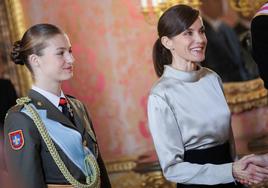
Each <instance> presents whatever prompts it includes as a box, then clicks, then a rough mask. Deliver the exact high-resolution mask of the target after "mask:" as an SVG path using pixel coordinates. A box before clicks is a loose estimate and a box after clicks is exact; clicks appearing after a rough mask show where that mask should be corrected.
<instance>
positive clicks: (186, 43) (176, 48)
mask: <svg viewBox="0 0 268 188" xmlns="http://www.w3.org/2000/svg"><path fill="white" fill-rule="evenodd" d="M166 40H167V41H166V42H165V44H164V46H165V47H166V48H168V49H170V51H171V54H172V56H173V60H172V63H185V62H195V63H196V62H201V61H203V60H204V59H205V51H206V45H207V38H206V35H205V29H204V26H203V22H202V19H201V17H198V18H197V19H196V21H195V22H194V23H193V24H192V25H191V26H190V27H189V28H188V29H186V30H185V31H183V32H182V33H180V34H179V35H176V36H175V37H172V38H170V39H169V38H167V39H166Z"/></svg>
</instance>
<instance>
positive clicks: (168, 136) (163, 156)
mask: <svg viewBox="0 0 268 188" xmlns="http://www.w3.org/2000/svg"><path fill="white" fill-rule="evenodd" d="M148 120H149V128H150V131H151V134H152V137H153V141H154V145H155V149H156V152H157V155H158V158H159V162H160V165H161V167H162V170H163V174H164V176H165V177H166V179H168V180H169V181H172V182H176V183H184V184H206V185H213V184H221V183H229V182H233V181H234V178H233V176H232V163H227V164H222V165H213V164H204V165H199V164H193V163H189V162H184V161H183V157H184V143H183V135H181V131H180V129H179V122H178V120H176V118H175V116H174V114H173V112H172V110H171V108H170V106H169V105H168V104H167V103H166V102H165V100H164V99H163V98H161V97H160V96H157V95H150V97H149V101H148Z"/></svg>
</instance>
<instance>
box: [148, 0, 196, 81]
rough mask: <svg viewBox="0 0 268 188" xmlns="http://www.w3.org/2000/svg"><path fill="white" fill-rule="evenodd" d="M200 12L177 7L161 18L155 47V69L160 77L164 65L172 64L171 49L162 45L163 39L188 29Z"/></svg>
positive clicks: (188, 7)
mask: <svg viewBox="0 0 268 188" xmlns="http://www.w3.org/2000/svg"><path fill="white" fill-rule="evenodd" d="M198 16H199V11H198V10H196V9H193V8H192V7H190V6H187V5H175V6H173V7H171V8H169V9H167V10H166V11H165V12H164V13H163V15H162V16H161V17H160V19H159V21H158V25H157V31H158V36H159V38H158V39H157V40H156V42H155V43H154V47H153V62H154V69H155V72H156V74H157V76H158V77H160V76H161V75H162V74H163V71H164V65H169V64H171V63H172V55H171V52H170V50H169V49H167V48H165V47H164V46H163V45H162V43H161V37H163V36H166V37H168V38H172V37H174V36H176V35H178V34H180V33H182V32H183V31H185V30H186V29H188V28H189V27H190V26H191V25H192V24H193V23H194V22H195V20H196V19H197V18H198Z"/></svg>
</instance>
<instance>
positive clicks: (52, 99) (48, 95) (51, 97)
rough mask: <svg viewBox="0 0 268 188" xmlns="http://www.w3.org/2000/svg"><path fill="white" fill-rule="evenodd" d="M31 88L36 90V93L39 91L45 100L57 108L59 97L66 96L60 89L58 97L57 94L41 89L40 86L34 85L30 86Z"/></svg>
mask: <svg viewBox="0 0 268 188" xmlns="http://www.w3.org/2000/svg"><path fill="white" fill-rule="evenodd" d="M32 90H34V91H37V92H38V93H40V94H41V95H43V96H44V97H46V98H47V100H49V101H50V102H51V103H52V104H53V105H54V106H55V107H57V108H59V101H60V98H61V97H63V98H66V97H65V96H64V94H63V92H62V91H61V92H60V97H59V96H57V95H55V94H53V93H50V92H48V91H46V90H43V89H41V88H40V87H37V86H35V85H33V86H32Z"/></svg>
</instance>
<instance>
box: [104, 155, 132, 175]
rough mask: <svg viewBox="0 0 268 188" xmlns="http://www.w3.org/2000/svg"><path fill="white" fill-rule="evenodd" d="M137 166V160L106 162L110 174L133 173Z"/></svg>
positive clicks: (125, 159) (126, 159) (127, 159)
mask: <svg viewBox="0 0 268 188" xmlns="http://www.w3.org/2000/svg"><path fill="white" fill-rule="evenodd" d="M136 166H137V163H136V158H124V159H120V160H114V161H108V162H106V168H107V171H108V172H109V173H119V172H126V171H132V170H133V169H134V168H135V167H136Z"/></svg>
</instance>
